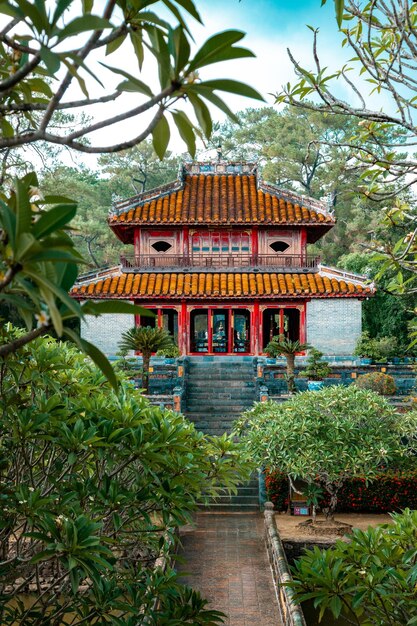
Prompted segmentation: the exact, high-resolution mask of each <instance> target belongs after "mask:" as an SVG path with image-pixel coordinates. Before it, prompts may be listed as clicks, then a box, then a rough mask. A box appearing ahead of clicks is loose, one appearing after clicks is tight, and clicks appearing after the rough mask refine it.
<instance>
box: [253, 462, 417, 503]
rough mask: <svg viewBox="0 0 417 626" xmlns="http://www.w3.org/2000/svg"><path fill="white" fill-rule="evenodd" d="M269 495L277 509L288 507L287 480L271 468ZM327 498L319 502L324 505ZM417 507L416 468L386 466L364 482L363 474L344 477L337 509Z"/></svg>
mask: <svg viewBox="0 0 417 626" xmlns="http://www.w3.org/2000/svg"><path fill="white" fill-rule="evenodd" d="M265 481H266V488H267V493H268V499H269V500H271V502H273V503H274V505H275V509H276V510H277V511H286V510H287V507H288V480H287V478H286V476H285V474H283V473H282V472H278V471H275V472H272V473H268V472H267V474H266V477H265ZM326 504H327V503H326V498H324V499H323V501H322V502H321V503H320V506H321V507H326ZM406 507H408V508H410V509H417V471H413V472H411V471H404V472H395V471H392V470H387V471H385V472H381V473H380V474H378V475H377V476H376V477H375V479H374V480H373V481H372V482H370V483H368V485H366V481H365V478H363V477H357V478H351V479H350V480H348V481H346V483H345V484H344V485H343V487H342V488H341V489H340V491H339V499H338V506H337V511H338V512H339V513H342V512H343V513H386V512H389V511H399V510H402V509H405V508H406Z"/></svg>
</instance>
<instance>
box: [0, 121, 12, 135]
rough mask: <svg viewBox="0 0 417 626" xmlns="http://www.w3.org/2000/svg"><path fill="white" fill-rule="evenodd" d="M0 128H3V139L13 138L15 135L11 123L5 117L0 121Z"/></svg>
mask: <svg viewBox="0 0 417 626" xmlns="http://www.w3.org/2000/svg"><path fill="white" fill-rule="evenodd" d="M0 128H1V132H2V135H3V137H13V135H14V128H13V126H12V125H11V124H10V122H9V121H8V120H6V118H5V117H2V118H1V119H0Z"/></svg>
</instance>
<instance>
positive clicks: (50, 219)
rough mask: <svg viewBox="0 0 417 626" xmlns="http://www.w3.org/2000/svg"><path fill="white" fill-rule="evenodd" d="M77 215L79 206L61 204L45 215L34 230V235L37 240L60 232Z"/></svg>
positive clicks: (35, 225)
mask: <svg viewBox="0 0 417 626" xmlns="http://www.w3.org/2000/svg"><path fill="white" fill-rule="evenodd" d="M76 213H77V204H75V203H74V204H67V205H65V204H60V205H59V206H56V207H53V208H52V209H50V210H49V211H48V212H47V213H43V214H42V215H41V217H40V218H39V219H38V221H37V222H36V223H35V224H34V226H33V228H32V233H33V235H34V236H35V237H36V238H37V239H41V237H45V236H46V235H49V234H50V233H52V232H54V231H55V230H58V229H59V228H62V227H63V226H65V224H68V222H70V221H71V220H72V219H74V217H75V215H76Z"/></svg>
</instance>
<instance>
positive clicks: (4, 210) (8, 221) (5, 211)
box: [0, 198, 16, 248]
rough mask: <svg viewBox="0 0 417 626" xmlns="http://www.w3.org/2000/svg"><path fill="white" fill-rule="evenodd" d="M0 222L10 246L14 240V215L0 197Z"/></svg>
mask: <svg viewBox="0 0 417 626" xmlns="http://www.w3.org/2000/svg"><path fill="white" fill-rule="evenodd" d="M0 223H1V224H2V226H3V228H4V230H5V231H6V232H7V236H8V237H9V242H10V245H11V246H12V248H13V247H14V245H15V241H16V215H15V213H14V212H13V211H12V210H11V208H10V207H9V206H8V205H7V204H6V203H5V202H3V200H1V198H0Z"/></svg>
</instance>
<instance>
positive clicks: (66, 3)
mask: <svg viewBox="0 0 417 626" xmlns="http://www.w3.org/2000/svg"><path fill="white" fill-rule="evenodd" d="M71 4H72V0H57V1H56V6H55V12H54V15H53V18H52V24H56V23H57V21H58V20H59V18H60V17H61V15H63V14H64V12H65V11H66V10H67V9H68V8H69V7H70V6H71Z"/></svg>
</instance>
